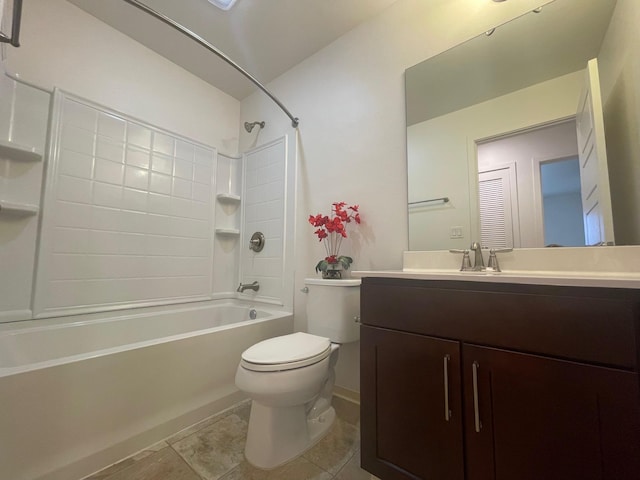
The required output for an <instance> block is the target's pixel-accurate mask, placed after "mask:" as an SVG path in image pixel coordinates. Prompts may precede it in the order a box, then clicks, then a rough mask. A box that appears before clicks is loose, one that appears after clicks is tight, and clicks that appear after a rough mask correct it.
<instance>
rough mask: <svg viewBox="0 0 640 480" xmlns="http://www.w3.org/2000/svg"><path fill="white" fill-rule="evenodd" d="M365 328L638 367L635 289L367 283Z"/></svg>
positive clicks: (364, 286)
mask: <svg viewBox="0 0 640 480" xmlns="http://www.w3.org/2000/svg"><path fill="white" fill-rule="evenodd" d="M361 299H362V309H361V317H362V323H364V324H366V325H372V326H378V327H384V328H389V329H394V330H401V331H405V332H412V333H419V334H424V335H430V336H435V337H440V338H448V339H455V340H459V341H462V342H466V343H474V344H478V345H486V346H492V347H500V348H507V349H510V350H517V351H521V352H528V353H536V354H542V355H548V356H553V357H558V358H564V359H569V360H576V361H580V362H588V363H595V364H599V365H606V366H615V367H620V368H624V369H629V370H637V367H638V363H639V362H638V352H637V343H638V323H639V322H638V320H639V316H640V315H639V312H640V295H639V294H638V292H637V291H634V290H621V289H607V288H593V287H560V286H546V285H545V286H542V285H519V284H491V283H478V282H473V281H467V282H465V281H428V280H420V281H417V280H405V279H382V278H365V279H363V283H362V290H361Z"/></svg>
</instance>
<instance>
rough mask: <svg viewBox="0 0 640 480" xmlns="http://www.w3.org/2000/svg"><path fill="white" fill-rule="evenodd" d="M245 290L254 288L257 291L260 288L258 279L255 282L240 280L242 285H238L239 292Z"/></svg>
mask: <svg viewBox="0 0 640 480" xmlns="http://www.w3.org/2000/svg"><path fill="white" fill-rule="evenodd" d="M245 290H253V291H254V292H257V291H258V290H260V284H259V283H258V281H257V280H256V281H255V282H253V283H242V282H240V285H239V286H238V290H237V291H238V292H240V293H242V292H244V291H245Z"/></svg>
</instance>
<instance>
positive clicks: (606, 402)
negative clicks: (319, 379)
mask: <svg viewBox="0 0 640 480" xmlns="http://www.w3.org/2000/svg"><path fill="white" fill-rule="evenodd" d="M361 288H362V290H361V304H362V305H361V318H362V324H363V325H362V330H361V415H362V420H361V432H362V466H363V468H365V469H366V470H368V471H370V472H371V473H373V474H374V475H376V476H378V477H379V478H381V479H382V480H394V479H425V480H458V479H460V480H462V479H468V480H489V479H498V480H529V479H530V480H534V479H535V480H541V479H544V480H556V479H557V480H571V479H576V480H591V479H593V480H603V479H607V480H626V479H629V480H638V479H640V380H639V377H638V364H639V361H638V360H639V355H638V324H639V322H640V292H639V291H637V290H620V289H608V288H591V287H590V288H586V287H553V286H538V285H509V284H493V283H479V282H470V281H466V282H453V281H446V282H440V281H416V280H405V279H383V278H365V279H364V280H363V284H362V287H361Z"/></svg>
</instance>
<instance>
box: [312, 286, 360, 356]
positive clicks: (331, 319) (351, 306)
mask: <svg viewBox="0 0 640 480" xmlns="http://www.w3.org/2000/svg"><path fill="white" fill-rule="evenodd" d="M305 285H306V287H307V289H308V294H307V332H309V333H312V334H314V335H320V336H321V337H327V338H329V339H330V340H331V341H332V342H336V343H349V342H357V341H358V340H360V325H359V316H360V279H348V280H324V279H319V278H306V279H305ZM356 317H358V321H356Z"/></svg>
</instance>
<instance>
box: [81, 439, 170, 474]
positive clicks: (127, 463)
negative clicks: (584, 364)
mask: <svg viewBox="0 0 640 480" xmlns="http://www.w3.org/2000/svg"><path fill="white" fill-rule="evenodd" d="M168 446H169V445H168V444H167V442H164V441H163V442H158V443H156V444H154V445H151V446H150V447H147V448H145V449H144V450H141V451H140V452H138V453H136V454H135V455H132V456H130V457H127V458H125V459H124V460H120V461H119V462H117V463H114V464H113V465H110V466H108V467H107V468H104V469H102V470H100V471H99V472H97V473H94V474H93V475H91V476H89V477H85V478H84V479H83V480H105V479H107V478H108V477H109V476H111V475H113V474H115V473H117V472H119V471H120V470H124V469H125V468H129V467H131V466H132V465H134V464H135V463H137V462H139V461H140V460H143V459H145V458H147V457H148V456H150V455H153V454H154V453H156V452H158V451H160V450H162V449H163V448H166V447H168Z"/></svg>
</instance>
